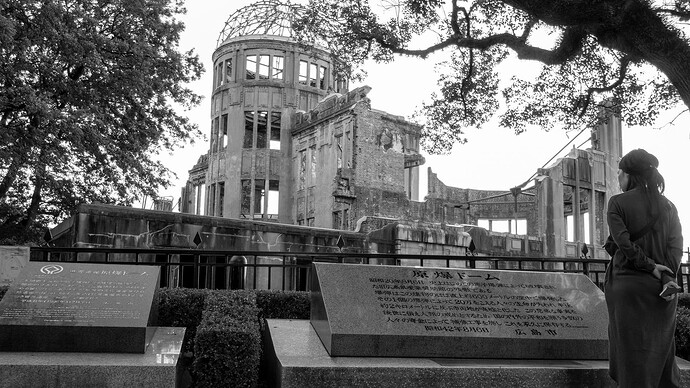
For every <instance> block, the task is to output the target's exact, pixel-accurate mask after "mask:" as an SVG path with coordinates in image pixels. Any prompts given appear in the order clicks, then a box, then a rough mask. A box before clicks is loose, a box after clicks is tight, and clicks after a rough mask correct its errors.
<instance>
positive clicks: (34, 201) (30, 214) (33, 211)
mask: <svg viewBox="0 0 690 388" xmlns="http://www.w3.org/2000/svg"><path fill="white" fill-rule="evenodd" d="M45 172H46V165H45V164H41V165H39V166H37V167H36V179H35V181H34V192H33V194H32V195H31V203H30V204H29V208H28V209H27V210H26V217H25V218H24V220H23V221H22V229H23V232H24V233H27V232H28V231H29V228H30V227H31V225H32V224H33V223H34V221H35V220H36V217H37V216H38V209H39V207H40V206H41V190H42V189H43V185H44V184H45Z"/></svg>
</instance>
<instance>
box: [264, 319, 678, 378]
mask: <svg viewBox="0 0 690 388" xmlns="http://www.w3.org/2000/svg"><path fill="white" fill-rule="evenodd" d="M265 335H266V341H265V343H266V347H267V348H266V349H264V353H265V354H266V356H267V359H268V365H269V367H268V370H267V373H268V374H269V375H270V377H271V378H272V380H273V381H272V382H271V383H272V385H270V386H275V387H281V388H312V387H313V388H317V387H318V388H336V387H338V388H339V387H380V388H400V387H435V388H436V387H438V388H445V387H448V388H451V387H453V388H470V387H471V388H475V387H516V388H536V387H542V388H546V387H549V388H551V387H589V388H613V387H615V386H616V384H615V383H614V382H613V381H612V380H611V378H610V377H609V376H608V361H605V360H529V359H521V360H520V359H513V360H498V359H471V358H464V359H461V358H442V359H438V358H393V357H330V356H329V355H328V352H326V349H325V348H324V347H323V345H322V344H321V340H320V339H319V337H318V336H317V335H316V332H314V329H313V328H312V327H311V325H310V324H309V321H307V320H268V321H267V330H266V334H265ZM677 362H678V366H679V367H680V370H681V377H682V381H683V384H682V386H689V385H688V384H690V362H688V361H685V360H682V359H677Z"/></svg>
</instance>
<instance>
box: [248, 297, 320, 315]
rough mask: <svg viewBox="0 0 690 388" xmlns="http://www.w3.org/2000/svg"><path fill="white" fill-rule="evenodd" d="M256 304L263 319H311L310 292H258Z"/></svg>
mask: <svg viewBox="0 0 690 388" xmlns="http://www.w3.org/2000/svg"><path fill="white" fill-rule="evenodd" d="M256 304H257V306H258V307H259V311H260V317H261V318H263V319H309V314H310V311H309V309H310V306H311V303H310V301H309V292H308V291H273V290H257V291H256Z"/></svg>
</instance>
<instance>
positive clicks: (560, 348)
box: [311, 263, 608, 360]
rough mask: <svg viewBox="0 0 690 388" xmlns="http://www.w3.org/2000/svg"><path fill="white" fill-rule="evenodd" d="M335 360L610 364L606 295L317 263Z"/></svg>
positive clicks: (492, 273)
mask: <svg viewBox="0 0 690 388" xmlns="http://www.w3.org/2000/svg"><path fill="white" fill-rule="evenodd" d="M312 273H313V276H314V278H313V281H312V289H313V291H312V294H311V323H312V326H313V327H314V330H315V331H316V333H317V334H318V335H319V338H320V339H321V341H322V342H323V344H324V346H325V348H326V350H328V353H329V354H330V355H331V356H359V357H452V358H498V359H501V358H512V359H515V358H522V359H583V360H584V359H590V360H596V359H607V352H608V336H607V325H608V315H607V310H606V303H605V301H604V294H603V292H601V290H599V288H597V287H596V286H595V285H594V283H592V281H591V280H590V279H589V278H588V277H587V276H585V275H582V274H573V273H552V272H526V271H500V270H476V269H457V268H430V267H424V268H421V267H398V266H376V265H355V264H328V263H314V267H313V271H312Z"/></svg>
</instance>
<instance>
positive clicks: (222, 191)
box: [218, 182, 225, 217]
mask: <svg viewBox="0 0 690 388" xmlns="http://www.w3.org/2000/svg"><path fill="white" fill-rule="evenodd" d="M224 202H225V182H220V183H218V216H219V217H223V204H224Z"/></svg>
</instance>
